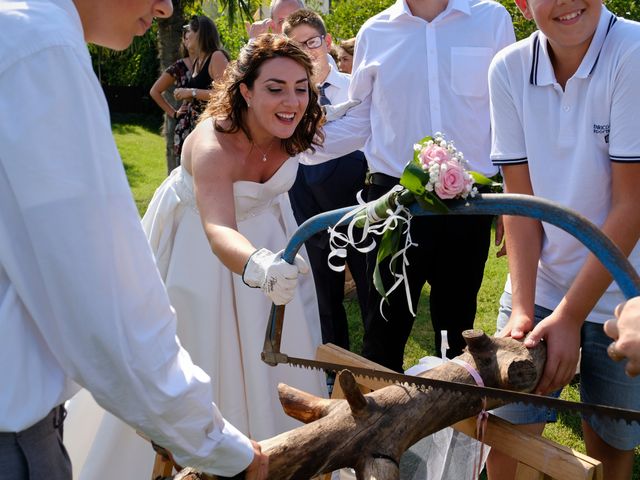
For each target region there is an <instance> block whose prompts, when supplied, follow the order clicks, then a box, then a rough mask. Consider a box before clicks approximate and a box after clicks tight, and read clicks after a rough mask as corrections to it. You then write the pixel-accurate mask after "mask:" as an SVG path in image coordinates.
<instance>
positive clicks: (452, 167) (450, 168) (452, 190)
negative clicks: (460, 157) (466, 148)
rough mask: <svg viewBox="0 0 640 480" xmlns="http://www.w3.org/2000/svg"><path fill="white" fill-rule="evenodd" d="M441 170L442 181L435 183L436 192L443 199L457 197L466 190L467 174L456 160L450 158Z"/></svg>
mask: <svg viewBox="0 0 640 480" xmlns="http://www.w3.org/2000/svg"><path fill="white" fill-rule="evenodd" d="M445 165H446V170H443V169H441V170H440V181H439V182H438V183H436V185H435V192H436V194H437V195H438V197H440V198H442V199H448V198H455V197H457V196H458V195H460V194H461V193H463V192H464V190H465V186H466V185H465V184H466V183H467V182H465V174H464V169H463V168H462V166H461V165H460V164H459V163H458V162H456V161H455V160H449V161H447V162H446V163H445V164H444V165H442V166H445Z"/></svg>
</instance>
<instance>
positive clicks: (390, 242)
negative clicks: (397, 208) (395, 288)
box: [373, 225, 402, 302]
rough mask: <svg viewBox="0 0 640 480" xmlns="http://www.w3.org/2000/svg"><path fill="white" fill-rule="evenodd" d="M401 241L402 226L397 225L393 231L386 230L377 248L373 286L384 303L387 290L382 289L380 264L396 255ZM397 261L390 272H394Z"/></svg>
mask: <svg viewBox="0 0 640 480" xmlns="http://www.w3.org/2000/svg"><path fill="white" fill-rule="evenodd" d="M401 240H402V226H400V225H398V226H397V227H396V228H394V229H389V230H386V231H385V232H384V233H383V234H382V238H381V239H380V247H379V248H378V256H377V258H376V268H375V269H374V271H373V285H374V287H375V289H376V291H377V292H378V293H379V294H380V296H382V298H384V300H385V301H386V302H388V299H387V290H386V289H385V287H384V283H383V282H382V275H381V274H380V264H381V263H382V262H383V261H384V260H385V259H386V258H387V257H389V256H391V255H393V254H394V253H396V252H397V251H398V249H399V247H400V241H401ZM397 261H398V259H396V260H395V261H394V263H393V264H392V265H391V271H392V272H395V263H396V262H397Z"/></svg>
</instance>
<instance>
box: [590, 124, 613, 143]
mask: <svg viewBox="0 0 640 480" xmlns="http://www.w3.org/2000/svg"><path fill="white" fill-rule="evenodd" d="M610 129H611V125H610V124H608V123H605V124H598V123H594V124H593V133H595V134H596V135H604V143H609V130H610Z"/></svg>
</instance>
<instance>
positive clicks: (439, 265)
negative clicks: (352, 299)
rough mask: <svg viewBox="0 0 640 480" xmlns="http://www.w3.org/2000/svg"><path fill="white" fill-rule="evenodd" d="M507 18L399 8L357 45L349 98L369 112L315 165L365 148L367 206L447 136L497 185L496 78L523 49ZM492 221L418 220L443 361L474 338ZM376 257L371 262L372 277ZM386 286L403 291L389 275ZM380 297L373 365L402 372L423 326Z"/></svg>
mask: <svg viewBox="0 0 640 480" xmlns="http://www.w3.org/2000/svg"><path fill="white" fill-rule="evenodd" d="M514 40H515V35H514V33H513V26H512V24H511V18H510V16H509V14H508V12H507V11H506V10H505V9H504V7H502V6H501V5H499V4H498V3H496V2H492V1H486V0H449V1H447V0H397V1H396V3H395V4H394V5H392V6H391V7H389V8H388V9H386V10H384V11H383V12H381V13H379V14H378V15H376V16H374V17H372V18H370V19H369V20H368V21H367V22H366V23H365V24H364V25H363V26H362V28H361V29H360V32H359V33H358V36H357V37H356V51H355V57H354V63H353V64H354V70H353V75H352V79H351V85H350V91H349V96H350V98H352V99H354V100H360V101H361V104H360V105H358V106H356V107H354V108H352V109H351V110H349V112H348V113H347V115H346V116H345V117H343V118H341V119H338V120H336V121H334V122H330V123H328V124H327V125H326V127H325V131H326V140H325V145H324V148H323V149H320V150H319V151H318V152H316V154H314V155H313V156H310V157H309V158H308V159H307V160H304V161H308V162H309V163H315V161H317V160H318V159H322V158H323V157H325V158H327V157H329V158H332V157H336V156H339V155H342V154H344V153H346V152H350V151H353V150H355V149H358V148H362V146H363V145H364V153H365V155H366V157H367V161H368V163H369V170H370V171H371V173H372V175H371V183H372V185H370V187H369V191H368V199H369V200H373V199H375V198H378V197H380V196H381V195H383V194H384V193H385V192H387V191H388V190H389V189H390V188H391V187H392V186H393V185H395V184H397V183H398V179H399V177H400V175H401V173H402V171H403V169H404V167H405V165H406V164H407V162H408V161H409V160H411V158H412V155H413V144H414V143H416V142H417V141H419V140H421V139H422V138H423V137H425V136H426V135H432V134H434V133H435V132H442V133H444V134H445V135H446V137H447V139H448V140H454V141H455V143H456V145H457V147H458V149H459V150H460V151H462V152H463V153H464V156H465V158H466V159H467V160H468V162H469V164H470V168H471V169H472V170H475V171H478V172H480V173H482V174H484V175H487V176H492V175H494V174H495V173H496V172H497V169H496V168H495V167H493V166H492V165H491V161H490V160H489V150H490V129H489V96H488V88H487V71H488V68H489V63H490V62H491V59H492V58H493V55H494V54H495V53H496V52H498V51H499V50H500V49H502V48H503V47H505V46H506V45H508V44H510V43H513V42H514ZM490 232H491V218H490V217H473V216H470V217H456V216H429V217H416V218H414V219H413V222H412V231H411V237H412V239H413V241H414V242H416V243H418V246H417V247H413V248H410V249H409V251H408V259H409V265H408V266H407V270H408V280H409V284H410V285H411V296H412V302H413V304H414V305H417V301H418V298H419V295H420V292H421V290H422V287H423V285H424V283H425V282H427V281H428V282H429V284H430V285H431V298H430V300H431V301H430V308H431V318H432V322H433V327H434V331H435V333H436V349H437V350H438V351H439V350H440V340H441V339H440V331H441V330H447V331H448V332H449V335H448V338H449V343H450V350H449V352H448V353H449V356H453V355H457V354H458V353H460V351H461V350H462V348H463V347H464V341H463V339H462V336H461V332H462V331H463V330H465V329H467V328H471V327H472V326H473V321H474V317H475V313H476V296H477V292H478V289H479V288H480V284H481V282H482V276H483V271H484V263H485V261H486V257H487V252H488V248H489V242H490ZM375 261H376V252H375V251H373V252H371V253H370V254H368V263H369V269H370V270H369V271H370V272H373V266H374V265H375ZM381 267H382V268H381V269H380V270H381V272H382V273H383V279H384V281H385V284H386V285H391V284H392V283H393V280H392V279H391V278H390V275H389V274H388V268H387V266H386V264H383V265H382V266H381ZM380 299H381V298H380V295H378V293H377V292H376V290H375V289H374V288H370V295H369V303H368V308H367V319H366V321H365V337H364V342H363V343H364V344H363V354H364V355H365V356H366V357H368V358H370V359H372V360H374V361H376V362H378V363H381V364H383V365H385V366H387V367H389V368H392V369H394V370H398V371H401V370H402V368H403V364H402V363H403V356H404V346H405V343H406V341H407V339H408V337H409V334H410V332H411V328H412V326H413V316H412V314H411V313H410V311H409V308H408V304H407V299H406V296H405V293H404V290H403V289H397V290H396V291H395V292H393V293H392V294H391V295H390V297H389V300H390V303H389V304H388V305H387V304H384V305H383V310H384V313H385V316H386V318H387V319H389V320H388V321H387V320H386V319H385V318H384V317H383V316H382V315H381V314H380Z"/></svg>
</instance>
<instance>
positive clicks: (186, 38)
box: [149, 24, 197, 163]
mask: <svg viewBox="0 0 640 480" xmlns="http://www.w3.org/2000/svg"><path fill="white" fill-rule="evenodd" d="M193 36H194V33H193V30H191V25H190V24H186V25H185V26H184V27H183V32H182V43H181V44H180V54H181V57H182V58H180V59H179V60H178V61H176V62H175V63H174V64H173V65H171V66H170V67H169V68H167V69H166V70H165V71H164V72H162V74H161V75H160V77H158V79H157V80H156V82H155V83H154V84H153V86H152V87H151V90H149V95H150V96H151V98H152V99H153V100H154V101H155V102H156V103H157V104H158V106H159V107H160V108H162V110H164V112H165V114H166V115H167V116H168V117H171V118H173V119H175V128H174V130H173V155H174V156H175V157H176V159H177V161H178V163H179V162H180V153H181V152H182V143H183V142H184V139H185V138H187V135H189V133H191V130H192V129H193V125H192V124H191V117H190V115H185V114H186V113H187V111H188V105H189V102H186V101H183V102H180V106H179V107H178V108H175V107H174V106H173V105H172V104H171V103H170V102H168V101H167V100H166V99H165V98H164V95H163V94H164V92H165V91H167V90H168V89H169V88H171V86H172V85H174V86H175V87H176V89H179V88H185V87H186V86H187V84H188V82H189V80H190V79H191V72H192V69H193V65H194V63H195V61H196V58H197V45H196V42H195V41H194V39H193Z"/></svg>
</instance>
